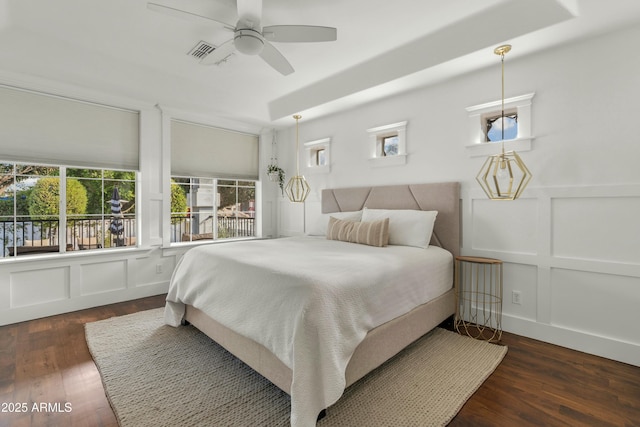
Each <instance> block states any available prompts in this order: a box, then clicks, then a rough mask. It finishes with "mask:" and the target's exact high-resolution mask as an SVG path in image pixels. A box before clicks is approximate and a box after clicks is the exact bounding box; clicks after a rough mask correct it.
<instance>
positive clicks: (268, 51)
mask: <svg viewBox="0 0 640 427" xmlns="http://www.w3.org/2000/svg"><path fill="white" fill-rule="evenodd" d="M214 53H215V51H214ZM260 57H261V58H262V59H264V60H265V62H266V63H267V64H269V65H271V67H273V68H274V69H275V70H276V71H278V72H279V73H280V74H282V75H283V76H288V75H289V74H291V73H293V67H292V66H291V64H289V61H287V58H285V57H284V56H283V55H282V54H281V53H280V51H279V50H278V49H276V48H275V47H274V46H273V45H272V44H271V43H269V42H268V41H266V40H265V41H264V48H263V49H262V52H260Z"/></svg>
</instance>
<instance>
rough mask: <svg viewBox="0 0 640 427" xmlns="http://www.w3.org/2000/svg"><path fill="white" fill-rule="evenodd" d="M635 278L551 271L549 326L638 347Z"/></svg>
mask: <svg viewBox="0 0 640 427" xmlns="http://www.w3.org/2000/svg"><path fill="white" fill-rule="evenodd" d="M639 282H640V281H639V280H638V278H636V277H629V276H617V275H612V274H601V273H592V272H585V271H576V270H566V269H560V268H552V269H551V289H552V291H551V294H552V301H551V304H552V310H551V313H552V314H551V316H552V317H551V324H552V325H555V326H559V327H562V328H566V329H572V330H576V331H582V332H589V333H591V334H594V335H601V336H607V337H610V338H614V339H618V340H622V341H627V342H632V343H634V344H637V345H640V335H639V334H638V323H637V321H634V320H633V318H634V316H635V318H636V320H637V313H638V303H639V302H640V297H639V293H640V286H638V285H639Z"/></svg>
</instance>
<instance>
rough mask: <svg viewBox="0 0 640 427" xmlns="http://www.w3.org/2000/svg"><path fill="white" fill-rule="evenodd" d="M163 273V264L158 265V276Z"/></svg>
mask: <svg viewBox="0 0 640 427" xmlns="http://www.w3.org/2000/svg"><path fill="white" fill-rule="evenodd" d="M161 273H162V264H156V274H161Z"/></svg>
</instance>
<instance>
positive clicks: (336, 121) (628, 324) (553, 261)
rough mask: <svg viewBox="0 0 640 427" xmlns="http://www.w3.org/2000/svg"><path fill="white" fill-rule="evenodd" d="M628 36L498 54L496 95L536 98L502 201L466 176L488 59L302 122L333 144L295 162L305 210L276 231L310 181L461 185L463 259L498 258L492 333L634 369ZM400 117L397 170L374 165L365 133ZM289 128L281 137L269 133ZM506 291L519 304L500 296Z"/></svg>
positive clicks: (639, 202)
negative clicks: (323, 166)
mask: <svg viewBox="0 0 640 427" xmlns="http://www.w3.org/2000/svg"><path fill="white" fill-rule="evenodd" d="M639 43H640V29H638V28H628V29H623V30H620V31H619V32H617V33H614V34H609V35H604V36H601V37H598V38H596V39H589V40H584V41H581V42H579V43H577V44H572V45H567V46H565V47H562V48H559V49H557V50H553V51H548V52H540V53H538V54H535V55H532V56H529V57H526V58H520V59H514V60H510V59H509V56H508V55H507V58H506V62H505V73H506V76H505V79H506V82H505V85H506V97H507V98H509V97H512V96H517V95H523V94H527V93H531V92H535V97H534V99H533V108H532V126H533V129H532V133H533V135H534V137H535V139H534V140H533V142H532V149H531V151H525V152H521V153H519V154H520V155H521V157H522V158H523V160H524V161H525V163H526V164H527V166H528V167H529V169H530V170H531V171H532V173H533V175H534V178H533V180H532V182H531V183H530V186H529V187H528V188H527V190H525V193H524V195H523V197H522V198H520V199H518V200H516V201H513V202H492V201H489V200H487V199H486V197H485V196H484V193H483V192H482V190H481V189H480V187H479V185H478V184H477V183H476V182H475V176H476V174H477V172H478V170H479V169H480V167H481V165H482V162H483V161H484V159H485V157H469V155H468V153H467V150H466V149H465V146H466V145H469V144H470V143H471V142H470V141H469V140H468V139H469V136H468V135H469V129H468V125H467V120H468V116H467V112H466V111H465V107H468V106H472V105H477V104H482V103H485V102H490V101H495V100H498V99H499V98H500V65H499V58H498V57H496V63H495V66H492V67H490V68H488V69H484V70H481V71H479V72H476V73H473V74H470V75H466V76H463V77H460V78H456V79H453V80H450V81H447V82H444V83H442V84H439V85H436V86H432V87H427V88H424V89H422V90H419V91H415V92H412V93H406V94H400V95H398V96H396V97H393V98H389V99H386V100H384V101H380V102H376V103H372V104H369V105H365V106H363V107H359V108H357V109H354V110H351V111H348V112H343V113H341V114H339V115H334V116H330V117H324V118H319V119H316V120H312V118H309V117H307V118H303V120H301V121H300V144H303V143H304V142H305V141H312V140H317V139H320V138H325V137H330V138H331V139H332V142H331V157H332V161H331V172H330V173H328V174H324V175H314V174H309V173H308V170H306V171H305V169H304V168H303V169H302V171H301V172H302V173H303V174H305V175H306V177H307V179H308V181H309V183H310V185H311V187H312V194H311V196H310V198H309V199H308V202H307V203H306V204H305V206H304V209H301V207H300V206H298V205H293V204H289V203H287V202H282V203H281V205H280V206H281V210H282V211H283V212H282V216H281V218H285V217H296V215H297V217H296V218H297V220H296V221H295V222H292V223H291V224H294V226H291V227H290V228H289V229H288V230H284V229H282V230H281V231H282V234H296V233H300V232H302V231H303V227H304V223H305V221H306V222H307V223H309V222H311V221H313V220H314V218H315V217H316V216H317V215H318V213H319V209H320V206H319V194H320V193H319V190H320V189H322V188H327V187H347V186H359V185H381V184H396V183H416V182H435V181H449V180H455V181H460V182H461V183H462V208H463V214H462V215H463V218H462V223H463V242H462V246H463V249H462V252H463V254H466V255H477V256H487V257H496V258H500V259H502V260H503V261H504V262H505V266H504V271H505V273H504V290H505V292H504V295H505V299H504V303H503V312H504V316H503V327H504V329H505V330H507V331H509V332H513V333H516V334H520V335H525V336H529V337H532V338H536V339H540V340H544V341H547V342H551V343H556V344H559V345H562V346H567V347H571V348H575V349H578V350H582V351H586V352H589V353H593V354H598V355H602V356H605V357H608V358H612V359H616V360H620V361H623V362H627V363H631V364H634V365H638V366H640V334H638V332H637V325H638V324H639V323H640V310H638V307H640V221H638V219H637V218H638V217H639V216H638V214H639V213H640V168H639V167H638V160H639V159H640V141H638V134H639V132H638V129H639V127H638V120H637V113H638V108H637V101H638V94H639V93H640V56H639V55H636V54H634V53H633V52H635V50H636V46H637V45H638V44H639ZM517 48H518V47H517V46H514V50H513V52H516V51H517ZM425 54H428V53H427V52H425ZM488 54H492V53H491V51H490V50H488ZM403 120H407V121H408V125H407V150H408V153H409V156H408V160H407V164H406V165H403V166H393V167H372V165H371V164H370V162H369V161H368V160H367V155H368V145H367V144H368V140H367V133H366V129H368V128H372V127H376V126H380V125H385V124H390V123H396V122H399V121H403ZM294 135H295V134H294V132H293V131H292V130H291V129H289V130H287V131H283V132H280V135H279V137H280V141H281V142H283V141H287V140H288V141H293V138H295V136H294ZM290 144H291V145H290V147H291V148H289V147H286V150H287V151H288V152H291V150H292V149H293V148H292V147H293V142H290ZM283 149H285V144H281V145H280V150H281V155H280V156H281V159H282V158H285V157H286V156H287V153H284V152H283V151H282V150H283ZM498 150H499V148H498V147H496V152H497V151H498ZM288 160H289V163H288V165H289V169H290V170H293V169H294V166H292V165H293V159H292V158H291V157H290V156H289V157H288ZM301 162H302V157H301ZM301 164H303V163H301ZM300 215H303V216H304V218H303V219H301V218H300ZM512 290H519V291H520V292H521V293H522V305H515V304H512V302H511V292H512Z"/></svg>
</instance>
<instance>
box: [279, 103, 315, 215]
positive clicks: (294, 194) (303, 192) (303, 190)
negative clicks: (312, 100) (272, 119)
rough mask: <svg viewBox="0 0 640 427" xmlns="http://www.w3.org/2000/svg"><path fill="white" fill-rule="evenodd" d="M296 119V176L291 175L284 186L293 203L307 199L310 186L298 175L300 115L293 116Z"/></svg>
mask: <svg viewBox="0 0 640 427" xmlns="http://www.w3.org/2000/svg"><path fill="white" fill-rule="evenodd" d="M293 118H294V119H296V176H294V177H292V178H291V179H290V180H289V182H287V186H286V187H285V188H284V192H285V193H286V194H287V196H288V197H289V200H290V201H292V202H295V203H302V202H304V201H305V200H306V199H307V196H308V195H309V192H310V191H311V187H309V184H308V183H307V180H306V179H304V176H302V175H300V155H299V153H298V120H300V119H301V118H302V116H300V115H298V114H296V115H295V116H293Z"/></svg>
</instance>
